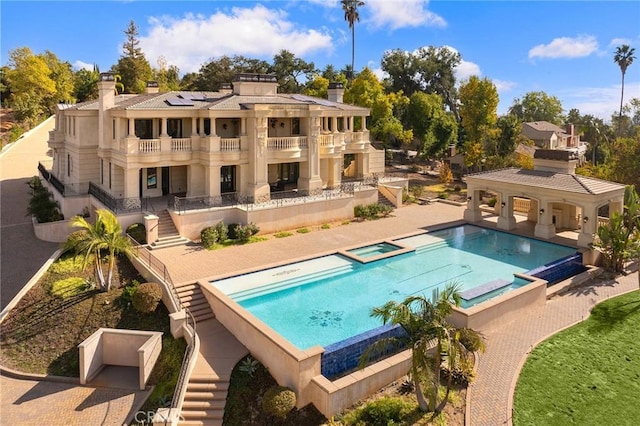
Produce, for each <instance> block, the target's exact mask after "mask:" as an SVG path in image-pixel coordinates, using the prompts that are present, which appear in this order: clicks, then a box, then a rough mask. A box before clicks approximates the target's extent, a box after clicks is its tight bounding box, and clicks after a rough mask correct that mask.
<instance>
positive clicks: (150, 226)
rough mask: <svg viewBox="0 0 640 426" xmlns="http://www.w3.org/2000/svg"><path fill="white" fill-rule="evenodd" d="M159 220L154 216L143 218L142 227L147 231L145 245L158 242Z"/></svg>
mask: <svg viewBox="0 0 640 426" xmlns="http://www.w3.org/2000/svg"><path fill="white" fill-rule="evenodd" d="M159 219H160V218H158V216H156V215H154V214H149V215H146V216H145V217H144V227H145V229H146V230H147V244H151V243H155V242H156V241H158V221H159Z"/></svg>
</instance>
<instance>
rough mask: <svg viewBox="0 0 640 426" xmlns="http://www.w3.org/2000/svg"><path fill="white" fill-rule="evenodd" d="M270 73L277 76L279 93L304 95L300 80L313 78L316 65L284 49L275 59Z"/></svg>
mask: <svg viewBox="0 0 640 426" xmlns="http://www.w3.org/2000/svg"><path fill="white" fill-rule="evenodd" d="M269 72H271V73H273V74H275V75H276V78H277V79H278V91H279V92H281V93H302V85H301V84H300V82H299V81H298V79H299V78H300V77H301V76H303V75H306V76H309V77H311V76H312V75H313V73H314V72H315V65H314V64H313V62H306V61H304V60H303V59H301V58H297V57H296V55H294V54H293V53H291V52H289V51H288V50H285V49H283V50H281V51H280V52H278V54H277V55H275V56H274V57H273V64H272V65H271V67H270V69H269Z"/></svg>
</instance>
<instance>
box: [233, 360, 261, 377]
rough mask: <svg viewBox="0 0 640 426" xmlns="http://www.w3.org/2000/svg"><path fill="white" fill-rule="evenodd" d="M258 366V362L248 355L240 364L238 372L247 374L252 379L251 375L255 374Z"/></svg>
mask: <svg viewBox="0 0 640 426" xmlns="http://www.w3.org/2000/svg"><path fill="white" fill-rule="evenodd" d="M258 365H260V363H259V362H258V360H257V359H255V358H253V357H252V356H251V355H249V356H248V357H246V358H245V359H244V360H243V361H242V362H241V363H240V366H239V367H238V370H240V371H242V372H243V373H245V374H247V375H248V376H249V377H253V375H254V374H256V371H257V370H258Z"/></svg>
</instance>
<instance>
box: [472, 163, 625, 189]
mask: <svg viewBox="0 0 640 426" xmlns="http://www.w3.org/2000/svg"><path fill="white" fill-rule="evenodd" d="M467 178H471V179H478V180H486V181H492V182H503V183H513V184H516V185H524V186H534V187H537V188H547V189H555V190H559V191H566V192H572V193H576V194H594V195H595V194H604V193H607V192H611V191H619V190H624V185H622V184H619V183H615V182H609V181H606V180H601V179H595V178H591V177H586V176H580V175H573V174H569V173H557V172H549V171H542V170H526V169H516V168H509V169H501V170H492V171H488V172H480V173H474V174H471V175H467Z"/></svg>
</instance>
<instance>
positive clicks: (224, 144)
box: [220, 138, 240, 152]
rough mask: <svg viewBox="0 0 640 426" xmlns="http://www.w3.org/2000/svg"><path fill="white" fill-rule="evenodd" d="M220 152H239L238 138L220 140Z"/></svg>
mask: <svg viewBox="0 0 640 426" xmlns="http://www.w3.org/2000/svg"><path fill="white" fill-rule="evenodd" d="M220 151H222V152H237V151H240V138H220Z"/></svg>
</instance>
